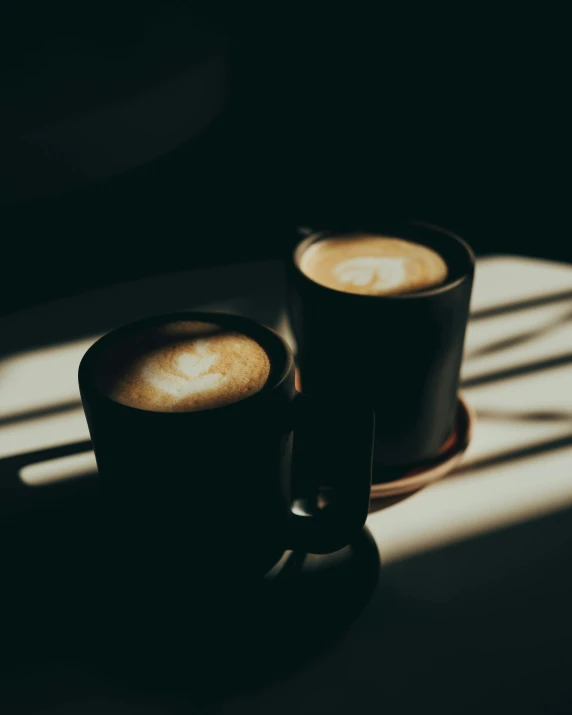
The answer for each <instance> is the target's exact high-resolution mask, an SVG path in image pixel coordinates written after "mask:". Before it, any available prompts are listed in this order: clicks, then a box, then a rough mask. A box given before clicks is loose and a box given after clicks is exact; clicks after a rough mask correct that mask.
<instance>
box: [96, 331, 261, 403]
mask: <svg viewBox="0 0 572 715" xmlns="http://www.w3.org/2000/svg"><path fill="white" fill-rule="evenodd" d="M269 374H270V360H269V357H268V355H267V353H266V351H265V350H264V349H263V348H262V346H261V345H259V343H257V342H256V341H255V340H254V339H253V338H251V337H249V336H248V335H244V334H243V333H239V332H237V331H235V330H229V329H227V328H224V327H221V326H219V325H215V324H213V323H203V322H199V321H189V320H178V321H173V322H170V323H164V324H161V325H155V326H151V327H145V328H141V330H139V331H136V332H135V333H129V334H128V336H127V337H125V336H124V337H123V339H121V340H118V342H117V343H115V344H113V345H112V346H111V347H110V348H108V350H107V351H106V353H105V354H104V355H103V356H102V358H101V364H100V369H99V384H100V386H101V388H102V389H103V391H104V392H105V393H106V394H107V395H108V396H109V397H111V398H112V399H113V400H115V401H116V402H120V403H121V404H123V405H128V406H129V407H136V408H138V409H141V410H150V411H153V412H193V411H197V410H208V409H212V408H215V407H223V406H224V405H228V404H231V403H233V402H238V401H239V400H244V399H245V398H247V397H250V396H251V395H254V394H256V393H257V392H259V391H260V390H261V389H262V388H263V387H264V385H265V384H266V381H267V380H268V376H269Z"/></svg>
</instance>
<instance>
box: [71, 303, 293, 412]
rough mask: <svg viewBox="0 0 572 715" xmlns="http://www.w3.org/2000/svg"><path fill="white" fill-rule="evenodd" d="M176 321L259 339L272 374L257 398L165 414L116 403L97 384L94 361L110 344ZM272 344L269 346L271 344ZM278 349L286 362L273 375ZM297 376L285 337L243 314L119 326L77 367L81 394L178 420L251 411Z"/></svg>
mask: <svg viewBox="0 0 572 715" xmlns="http://www.w3.org/2000/svg"><path fill="white" fill-rule="evenodd" d="M176 320H194V321H201V322H210V323H214V324H215V325H221V326H222V327H227V326H228V327H235V328H236V329H237V330H239V331H240V332H242V333H244V334H245V335H248V336H249V337H251V338H253V339H254V340H256V341H257V342H258V343H259V344H260V345H261V347H263V348H264V350H266V351H267V352H268V354H269V358H270V365H271V368H270V375H269V378H268V380H267V381H266V383H265V385H264V386H263V387H262V389H260V390H259V391H258V392H256V393H255V394H254V395H250V396H249V397H245V398H244V399H242V400H237V401H236V402H232V403H230V404H228V405H223V406H221V407H212V408H207V409H203V410H188V411H181V412H162V411H156V410H145V409H142V408H140V407H133V406H131V405H125V404H123V403H121V402H117V401H116V400H114V399H113V398H112V397H110V396H109V395H107V394H105V392H104V391H103V390H102V389H101V388H100V387H99V386H98V385H97V381H96V380H95V379H94V377H93V373H92V372H91V370H92V368H93V365H94V361H96V360H97V357H98V354H99V353H101V351H102V350H104V349H105V348H106V346H107V345H108V344H111V343H112V342H113V341H114V340H115V339H117V337H118V336H120V335H123V334H125V333H127V332H129V331H131V330H136V329H137V328H139V327H147V326H152V325H160V324H163V323H169V322H173V321H176ZM257 334H258V335H263V336H264V337H265V339H266V342H263V340H259V339H258V338H257ZM269 342H270V343H272V344H271V345H269V344H268V343H269ZM276 350H279V351H281V353H282V357H283V362H282V364H281V365H280V364H279V365H278V368H277V372H276V373H275V374H273V369H272V368H273V363H272V352H273V351H274V352H276ZM293 374H294V356H293V354H292V350H291V349H290V347H289V345H288V343H287V342H286V341H285V340H284V338H283V337H282V336H281V335H279V334H278V333H277V332H276V331H275V330H273V329H272V328H269V327H268V326H266V325H262V323H258V322H257V321H255V320H252V319H251V318H246V317H244V316H242V315H234V314H232V313H217V312H215V311H188V310H185V311H175V312H172V313H163V314H159V315H152V316H148V317H146V318H141V319H140V320H136V321H131V322H129V323H125V324H123V325H120V326H118V327H116V328H114V329H112V330H110V331H108V332H107V333H105V335H102V336H101V337H100V338H98V340H96V341H95V342H94V343H93V345H91V346H90V347H89V348H88V350H87V351H86V352H85V353H84V355H83V357H82V359H81V361H80V364H79V368H78V382H79V386H80V393H81V394H82V399H83V394H84V393H88V394H89V395H95V396H97V399H98V400H100V401H103V402H105V403H107V404H110V405H112V406H113V408H114V409H117V410H119V411H124V412H125V413H126V414H127V413H131V414H133V413H136V414H147V415H153V417H154V418H156V419H175V418H176V417H179V419H181V417H183V416H185V417H186V418H187V419H189V418H195V419H196V418H198V417H199V416H202V418H203V419H204V418H205V416H206V415H209V416H213V415H216V416H217V418H218V417H219V416H222V415H223V414H225V415H230V414H234V413H235V412H237V411H242V410H244V409H249V408H251V407H252V405H253V404H256V403H257V402H260V401H261V400H263V399H264V398H265V397H266V396H268V395H269V394H272V393H274V392H275V391H276V390H277V389H278V388H280V387H281V386H282V385H283V384H284V383H285V382H286V380H287V379H288V378H289V376H290V375H293Z"/></svg>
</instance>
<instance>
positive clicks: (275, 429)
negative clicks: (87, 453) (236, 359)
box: [79, 313, 374, 598]
mask: <svg viewBox="0 0 572 715" xmlns="http://www.w3.org/2000/svg"><path fill="white" fill-rule="evenodd" d="M173 320H198V321H204V322H211V323H215V324H217V325H220V326H223V327H228V328H229V329H232V330H236V331H239V332H241V333H244V334H246V335H249V336H251V337H252V338H254V339H255V340H256V341H257V342H258V343H259V344H260V345H262V347H263V348H264V349H265V350H266V351H267V353H268V356H269V358H270V362H271V371H270V376H269V378H268V381H267V383H266V384H265V386H264V387H263V388H262V390H261V391H260V392H258V393H257V394H255V395H253V396H251V397H248V398H246V399H243V400H242V401H239V402H236V403H234V404H230V405H227V406H224V407H218V408H214V409H208V410H203V411H195V412H170V413H168V412H152V411H147V410H141V409H137V408H133V407H129V406H126V405H123V404H120V403H118V402H116V401H114V400H113V399H111V398H110V397H109V396H107V395H106V394H104V392H103V391H102V390H101V389H100V387H99V385H98V381H97V379H96V373H97V365H98V360H99V359H100V357H101V356H102V354H105V351H106V349H108V348H109V347H110V346H111V345H112V344H113V343H114V341H116V340H117V339H118V338H124V337H125V336H127V335H128V334H129V332H130V331H137V330H139V329H141V328H142V327H146V326H151V325H157V324H160V323H165V322H170V321H173ZM79 385H80V392H81V398H82V402H83V406H84V410H85V414H86V417H87V422H88V425H89V431H90V433H91V438H92V441H93V447H94V451H95V456H96V459H97V465H98V468H99V474H100V482H101V493H102V503H103V505H104V506H103V514H104V516H105V522H104V524H105V525H104V528H103V529H102V532H103V533H104V534H105V535H107V536H108V537H109V538H108V543H109V544H110V551H112V552H113V553H114V554H115V562H116V567H117V573H118V574H121V573H122V572H123V570H124V569H127V570H128V571H129V572H130V574H131V576H130V577H129V578H131V577H132V576H133V575H134V574H135V576H133V577H134V578H135V577H136V579H138V583H139V586H140V589H141V590H142V591H144V592H145V593H148V589H151V591H152V592H153V593H154V594H156V593H157V592H158V591H160V590H163V591H165V592H169V593H173V594H174V593H175V591H177V593H184V594H187V595H188V588H194V589H198V588H202V586H203V585H204V584H205V583H207V581H208V579H214V580H215V581H216V580H217V578H218V577H219V576H220V577H222V578H224V579H228V578H232V577H235V578H236V579H237V580H245V579H250V578H256V577H259V576H262V575H263V574H264V573H265V572H267V571H268V570H269V569H270V568H271V567H272V566H273V565H274V563H275V562H277V561H278V560H279V558H280V557H281V555H282V554H283V552H284V551H285V550H287V549H295V550H302V551H305V552H312V553H326V552H332V551H335V550H338V549H340V548H342V547H343V546H345V545H347V544H349V543H350V542H351V541H352V539H354V537H355V536H356V535H357V534H358V533H359V532H360V529H361V528H362V526H363V524H364V522H365V519H366V516H367V510H368V504H369V491H370V481H371V459H372V442H373V429H374V426H373V412H372V410H371V408H369V407H364V406H363V405H361V404H360V405H358V404H355V403H354V404H350V403H348V402H346V403H343V402H339V401H336V403H335V404H334V403H333V402H332V400H330V399H326V400H314V399H309V398H306V397H305V396H302V395H300V394H299V393H297V391H296V389H295V386H294V361H293V356H292V353H291V351H290V349H289V348H288V346H287V345H286V343H285V342H284V341H283V340H282V338H281V337H280V336H279V335H277V334H276V333H275V332H273V331H272V330H270V329H268V328H266V327H263V326H262V325H260V324H258V323H255V322H253V321H251V320H248V319H246V318H242V317H238V316H232V315H225V314H209V313H176V314H171V315H167V316H161V317H152V318H148V319H146V320H143V321H139V322H137V323H134V324H131V325H128V326H125V327H122V328H120V329H118V330H116V331H113V332H112V333H109V334H108V335H106V336H104V337H103V338H101V339H100V340H98V341H97V342H96V343H95V344H94V345H93V346H92V347H91V348H90V349H89V350H88V351H87V353H86V354H85V356H84V358H83V360H82V361H81V365H80V368H79ZM292 434H293V435H294V440H295V441H296V439H297V437H298V436H300V437H302V440H301V442H303V444H304V449H302V450H300V449H299V450H297V453H296V456H295V458H294V464H293V465H292V458H291V452H292V450H291V443H292V440H291V437H292ZM298 461H300V462H302V464H301V468H303V469H304V470H306V471H307V470H308V469H316V470H318V471H319V472H320V474H321V479H320V482H325V483H326V484H327V485H328V486H329V487H330V488H331V495H332V499H331V503H330V504H329V505H328V506H327V507H326V508H324V509H323V510H321V511H320V512H319V513H317V514H314V515H313V516H305V515H302V514H299V513H293V511H292V499H291V478H292V471H293V470H294V471H295V469H296V463H297V462H298ZM179 589H180V590H179ZM169 598H171V596H169Z"/></svg>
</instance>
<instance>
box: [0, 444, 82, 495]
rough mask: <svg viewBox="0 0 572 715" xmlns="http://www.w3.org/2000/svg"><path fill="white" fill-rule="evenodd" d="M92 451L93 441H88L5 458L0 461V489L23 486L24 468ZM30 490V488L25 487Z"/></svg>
mask: <svg viewBox="0 0 572 715" xmlns="http://www.w3.org/2000/svg"><path fill="white" fill-rule="evenodd" d="M91 450H92V444H91V440H89V439H86V440H84V441H82V442H70V443H69V444H62V445H58V446H57V447H46V448H45V449H37V450H35V451H34V452H24V453H23V454H15V455H13V456H11V457H3V458H2V459H0V487H1V488H2V489H4V488H13V487H14V486H15V485H16V483H17V485H18V486H23V483H21V482H20V478H19V471H20V469H22V467H26V466H28V465H29V464H36V463H38V462H47V461H49V460H51V459H58V458H59V457H67V456H69V455H72V454H80V453H81V452H89V451H91ZM25 488H26V489H28V487H25Z"/></svg>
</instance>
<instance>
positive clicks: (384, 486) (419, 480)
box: [371, 393, 476, 499]
mask: <svg viewBox="0 0 572 715" xmlns="http://www.w3.org/2000/svg"><path fill="white" fill-rule="evenodd" d="M475 422H476V415H475V412H474V410H473V409H472V407H470V405H469V404H468V402H467V401H466V399H465V397H464V396H463V395H462V394H461V393H459V395H458V401H457V420H456V425H455V427H456V430H457V435H456V439H455V442H454V445H453V447H452V448H451V449H450V450H449V451H448V452H447V453H446V454H444V455H443V457H442V459H440V460H439V459H438V458H437V459H438V461H437V463H433V464H431V465H430V466H427V467H426V468H423V467H421V468H420V467H415V468H411V470H410V473H409V474H408V473H406V474H405V475H404V476H403V477H399V478H398V479H394V480H392V481H390V482H383V483H381V484H372V485H371V498H372V499H383V498H386V497H395V496H400V495H403V494H411V493H412V492H416V491H418V490H419V489H422V488H423V487H425V486H427V485H428V484H432V483H433V482H436V481H437V480H439V479H442V478H443V477H444V476H446V475H447V474H449V473H450V472H452V471H453V469H455V467H457V466H458V465H459V463H460V462H461V460H462V459H463V455H464V454H465V451H466V450H467V447H468V446H469V444H470V442H471V439H472V436H473V430H474V427H475ZM411 472H414V473H413V474H412V473H411Z"/></svg>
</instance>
